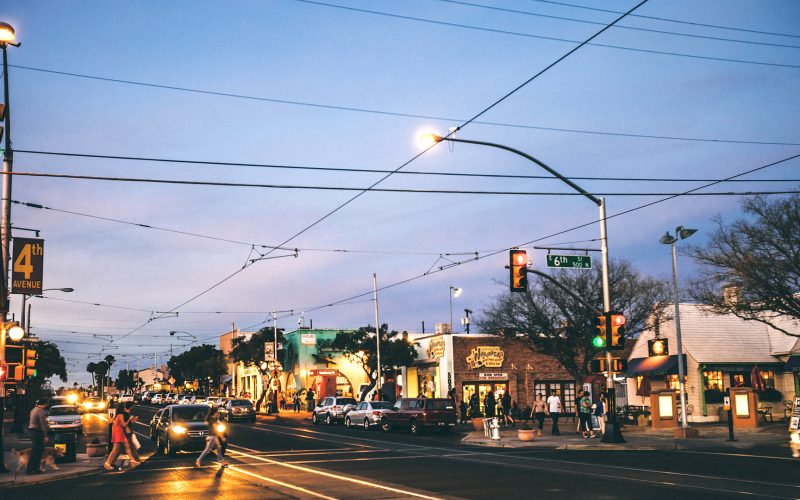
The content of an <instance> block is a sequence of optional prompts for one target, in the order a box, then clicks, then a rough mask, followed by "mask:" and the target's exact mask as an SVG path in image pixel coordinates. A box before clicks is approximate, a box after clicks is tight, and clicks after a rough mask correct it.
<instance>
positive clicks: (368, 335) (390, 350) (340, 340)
mask: <svg viewBox="0 0 800 500" xmlns="http://www.w3.org/2000/svg"><path fill="white" fill-rule="evenodd" d="M380 336H381V340H380V344H381V371H382V372H383V373H386V372H387V371H394V370H397V369H399V368H400V367H402V366H408V365H410V364H411V363H412V362H413V361H414V360H415V359H416V358H417V350H416V349H415V348H414V345H413V344H411V343H410V342H408V341H407V340H405V339H404V338H403V337H402V336H401V335H400V334H399V333H398V332H397V331H395V330H392V331H391V332H390V331H389V326H388V325H386V324H383V325H381V328H380ZM321 347H330V348H331V349H332V350H334V351H338V352H341V353H342V354H344V356H345V357H347V359H349V360H350V361H352V362H353V363H355V364H357V365H359V366H360V367H361V369H363V370H364V373H365V374H366V375H367V378H368V379H369V386H367V387H365V388H364V390H363V391H362V393H361V394H359V400H361V401H363V400H364V398H365V397H366V395H367V393H369V391H371V390H372V389H373V388H374V387H375V385H376V384H377V383H378V353H377V350H378V349H377V347H378V346H377V342H376V341H375V328H374V327H372V326H369V325H367V326H364V327H361V328H359V329H358V330H356V331H348V332H345V331H340V332H338V333H337V334H336V337H335V338H334V339H333V340H331V341H329V342H326V343H323V344H321Z"/></svg>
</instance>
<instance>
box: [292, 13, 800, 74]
mask: <svg viewBox="0 0 800 500" xmlns="http://www.w3.org/2000/svg"><path fill="white" fill-rule="evenodd" d="M294 1H295V2H300V3H306V4H310V5H317V6H321V7H330V8H334V9H342V10H349V11H353V12H360V13H363V14H372V15H377V16H384V17H392V18H396V19H403V20H406V21H415V22H421V23H429V24H436V25H441V26H449V27H451V28H462V29H468V30H476V31H485V32H489V33H496V34H500V35H510V36H518V37H525V38H535V39H538V40H550V41H554V42H563V43H579V41H578V40H572V39H569V38H561V37H555V36H545V35H533V34H531V33H522V32H519V31H509V30H501V29H495V28H486V27H482V26H472V25H468V24H462V23H451V22H447V21H436V20H433V19H425V18H421V17H414V16H405V15H401V14H392V13H389V12H382V11H376V10H369V9H361V8H357V7H350V6H345V5H337V4H332V3H326V2H318V1H316V0H294ZM587 45H591V46H593V47H602V48H607V49H616V50H625V51H631V52H640V53H646V54H658V55H663V56H671V57H685V58H691V59H702V60H710V61H721V62H734V63H740V64H755V65H760V66H774V67H783V68H794V69H797V68H800V65H796V64H782V63H775V62H767V61H752V60H747V59H733V58H727V57H715V56H702V55H697V54H687V53H684V52H674V51H665V50H655V49H643V48H638V47H628V46H624V45H612V44H605V43H590V44H587Z"/></svg>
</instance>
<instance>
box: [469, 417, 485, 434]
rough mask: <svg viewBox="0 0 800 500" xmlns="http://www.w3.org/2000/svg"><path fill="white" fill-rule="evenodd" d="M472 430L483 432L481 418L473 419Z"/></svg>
mask: <svg viewBox="0 0 800 500" xmlns="http://www.w3.org/2000/svg"><path fill="white" fill-rule="evenodd" d="M472 428H473V429H475V430H476V431H482V430H483V419H482V418H473V419H472Z"/></svg>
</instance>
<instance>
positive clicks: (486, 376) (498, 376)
mask: <svg viewBox="0 0 800 500" xmlns="http://www.w3.org/2000/svg"><path fill="white" fill-rule="evenodd" d="M478 380H480V381H485V380H488V381H492V380H508V373H479V374H478Z"/></svg>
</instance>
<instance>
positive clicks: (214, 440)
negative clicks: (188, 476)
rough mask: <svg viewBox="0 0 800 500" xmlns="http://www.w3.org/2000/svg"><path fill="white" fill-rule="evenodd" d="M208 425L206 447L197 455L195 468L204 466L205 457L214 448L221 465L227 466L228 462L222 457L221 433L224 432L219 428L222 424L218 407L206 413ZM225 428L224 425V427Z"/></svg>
mask: <svg viewBox="0 0 800 500" xmlns="http://www.w3.org/2000/svg"><path fill="white" fill-rule="evenodd" d="M206 425H207V426H208V435H207V436H206V447H205V449H203V453H201V454H200V456H199V457H197V461H196V462H195V463H194V468H195V469H199V468H200V467H201V466H202V463H203V459H204V458H205V457H206V455H208V454H209V453H211V451H212V450H214V451H216V453H217V460H218V461H219V465H220V466H222V467H227V466H228V462H226V461H225V459H223V458H222V443H221V442H220V438H219V435H220V434H221V433H222V432H223V431H222V430H219V429H217V426H218V425H220V421H219V418H218V415H217V409H216V408H211V409H210V410H209V411H208V414H207V415H206ZM223 429H224V427H223Z"/></svg>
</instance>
